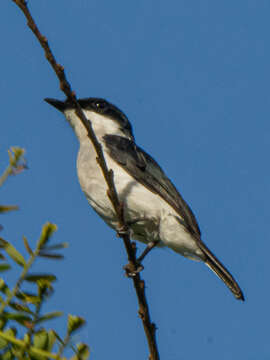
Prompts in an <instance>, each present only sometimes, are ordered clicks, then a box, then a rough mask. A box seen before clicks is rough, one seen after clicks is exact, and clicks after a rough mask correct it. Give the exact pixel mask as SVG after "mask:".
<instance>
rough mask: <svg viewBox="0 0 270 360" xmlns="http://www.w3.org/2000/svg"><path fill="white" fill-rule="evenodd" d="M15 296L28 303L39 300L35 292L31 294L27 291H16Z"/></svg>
mask: <svg viewBox="0 0 270 360" xmlns="http://www.w3.org/2000/svg"><path fill="white" fill-rule="evenodd" d="M16 298H18V299H20V300H22V301H24V302H26V303H30V304H37V303H39V302H40V297H39V296H37V295H35V294H32V293H29V292H25V291H24V292H22V291H20V292H18V293H17V294H16Z"/></svg>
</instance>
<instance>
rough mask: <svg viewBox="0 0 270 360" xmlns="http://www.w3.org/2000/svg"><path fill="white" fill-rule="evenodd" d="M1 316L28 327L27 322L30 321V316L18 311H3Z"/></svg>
mask: <svg viewBox="0 0 270 360" xmlns="http://www.w3.org/2000/svg"><path fill="white" fill-rule="evenodd" d="M2 317H3V318H4V319H7V320H13V321H16V322H17V323H19V324H21V325H23V326H27V327H28V323H32V319H31V317H29V316H27V315H25V314H22V313H20V312H17V313H15V312H14V313H8V312H4V313H3V314H2Z"/></svg>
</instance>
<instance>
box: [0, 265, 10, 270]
mask: <svg viewBox="0 0 270 360" xmlns="http://www.w3.org/2000/svg"><path fill="white" fill-rule="evenodd" d="M10 268H11V266H10V265H9V264H0V271H7V270H9V269H10Z"/></svg>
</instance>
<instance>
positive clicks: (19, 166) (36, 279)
mask: <svg viewBox="0 0 270 360" xmlns="http://www.w3.org/2000/svg"><path fill="white" fill-rule="evenodd" d="M23 156H24V150H23V149H21V148H18V147H16V148H15V147H13V148H11V150H10V151H9V166H8V167H7V169H6V170H5V171H4V173H3V175H2V176H1V177H0V186H2V185H3V183H4V182H5V181H6V180H7V178H8V177H9V176H10V175H17V174H19V173H20V172H22V171H23V170H24V169H26V168H27V166H26V161H25V159H24V157H23ZM17 209H18V207H17V206H14V205H0V213H6V212H9V211H12V210H17ZM56 230H57V227H56V225H55V224H52V223H46V224H45V225H44V226H43V228H42V231H41V235H40V238H39V239H38V241H37V244H36V247H35V249H33V250H32V248H31V247H30V245H29V243H28V240H27V238H26V237H23V243H24V247H25V249H26V252H27V254H28V255H29V256H28V258H26V257H25V256H23V255H22V254H21V253H20V252H19V251H18V250H17V249H16V248H15V247H14V246H13V245H12V244H11V243H10V242H8V241H7V240H6V239H3V238H0V273H1V274H0V275H2V274H5V273H6V272H7V271H9V270H10V269H11V268H12V266H11V264H10V263H9V261H8V260H7V259H6V255H8V259H10V260H11V261H13V262H15V263H16V264H18V265H19V267H20V269H21V273H20V274H19V275H18V278H17V281H16V282H15V284H14V285H13V287H11V286H9V285H8V284H7V283H6V281H5V280H4V278H1V277H0V359H1V360H15V359H25V360H49V359H57V360H61V359H62V360H64V359H66V358H65V357H63V353H64V351H65V349H66V348H67V347H70V348H71V349H73V351H74V353H75V355H74V356H73V357H72V360H86V359H88V358H89V348H88V346H87V345H86V344H82V343H79V344H77V345H76V346H74V345H71V344H70V343H71V336H72V335H73V333H74V332H75V331H76V330H78V329H80V328H81V327H82V326H83V325H84V324H85V320H84V319H83V318H81V317H78V316H73V315H69V316H68V324H67V330H66V334H65V336H64V338H63V339H62V338H61V336H60V335H59V334H57V333H56V332H55V331H54V330H52V329H46V328H45V325H46V324H47V322H48V321H49V320H52V319H57V318H59V317H61V316H62V312H60V311H53V312H50V313H45V314H44V313H42V307H43V305H44V304H45V303H46V302H47V301H49V299H50V297H51V295H52V294H53V292H54V287H53V283H54V282H55V280H56V276H55V275H54V274H51V273H33V272H30V270H31V268H32V265H33V263H34V262H36V261H38V259H39V257H43V258H44V257H45V258H49V259H53V260H59V259H62V258H63V255H62V254H61V253H59V252H55V251H60V250H62V249H64V248H66V247H67V243H65V242H63V243H58V244H51V241H52V235H53V234H54V232H55V231H56ZM17 268H18V267H17ZM25 282H27V283H28V284H29V285H30V286H32V288H33V289H32V292H29V291H26V290H24V289H23V284H24V283H25Z"/></svg>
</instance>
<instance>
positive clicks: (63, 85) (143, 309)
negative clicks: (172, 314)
mask: <svg viewBox="0 0 270 360" xmlns="http://www.w3.org/2000/svg"><path fill="white" fill-rule="evenodd" d="M12 1H13V2H15V4H16V5H18V7H19V8H20V9H21V10H22V12H23V13H24V15H25V17H26V19H27V25H28V26H29V28H30V29H31V30H32V32H33V33H34V35H35V36H36V38H37V39H38V41H39V43H40V45H41V46H42V48H43V50H44V52H45V57H46V58H47V60H48V62H49V63H50V65H51V66H52V68H53V70H54V72H55V74H56V76H57V77H58V79H59V82H60V89H61V90H62V91H63V92H64V93H65V95H66V97H67V99H68V100H69V101H70V102H71V103H72V104H73V105H74V107H75V109H76V114H77V115H78V117H79V118H80V120H81V121H82V123H83V125H84V126H85V128H86V130H87V133H88V137H89V139H90V140H91V142H92V144H93V146H94V148H95V151H96V153H97V162H98V164H99V166H100V168H101V170H102V173H103V176H104V178H105V181H106V183H107V186H108V191H107V194H108V197H109V199H110V201H111V203H112V206H113V208H114V210H115V213H116V215H117V219H118V226H119V230H120V232H119V236H120V237H121V238H122V239H123V241H124V244H125V248H126V251H127V255H128V260H129V266H130V267H131V268H132V269H136V268H137V262H136V247H134V246H133V245H132V243H131V241H130V237H129V234H128V227H127V225H126V223H125V219H124V209H123V206H122V204H121V203H120V201H119V197H118V194H117V191H116V188H115V184H114V180H113V172H112V170H109V169H108V167H107V164H106V161H105V157H104V154H103V151H102V147H101V145H100V143H99V141H98V139H97V137H96V135H95V133H94V131H93V128H92V125H91V123H90V122H89V121H88V120H87V119H86V117H85V115H84V113H83V111H82V109H81V107H80V105H79V103H78V102H77V99H76V95H75V92H74V91H72V89H71V86H70V84H69V82H68V81H67V78H66V75H65V72H64V67H63V66H62V65H60V64H58V63H57V61H56V59H55V57H54V55H53V53H52V51H51V49H50V47H49V44H48V40H47V38H46V37H45V36H43V35H42V34H41V33H40V31H39V29H38V27H37V25H36V23H35V21H34V19H33V17H32V15H31V13H30V11H29V9H28V7H27V3H26V1H25V0H12ZM132 279H133V284H134V287H135V289H136V294H137V297H138V303H139V316H140V318H141V319H142V322H143V327H144V331H145V334H146V337H147V341H148V347H149V352H150V355H149V360H159V353H158V349H157V342H156V327H155V324H154V323H152V322H151V318H150V313H149V307H148V304H147V300H146V296H145V285H144V281H143V280H141V277H140V274H136V275H135V276H134V277H132Z"/></svg>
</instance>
